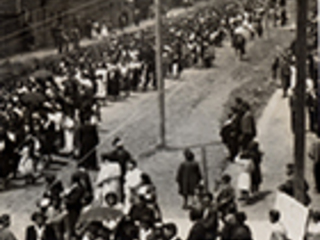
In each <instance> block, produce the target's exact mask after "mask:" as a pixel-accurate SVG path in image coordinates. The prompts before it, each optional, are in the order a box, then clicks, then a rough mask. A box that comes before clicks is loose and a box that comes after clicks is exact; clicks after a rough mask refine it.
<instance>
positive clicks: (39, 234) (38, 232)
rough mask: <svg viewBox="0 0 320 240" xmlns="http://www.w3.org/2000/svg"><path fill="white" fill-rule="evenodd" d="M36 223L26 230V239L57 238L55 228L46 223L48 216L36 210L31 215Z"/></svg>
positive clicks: (44, 239) (54, 239) (49, 239)
mask: <svg viewBox="0 0 320 240" xmlns="http://www.w3.org/2000/svg"><path fill="white" fill-rule="evenodd" d="M31 220H32V221H33V222H34V225H31V226H29V227H28V228H27V230H26V238H25V239H26V240H57V238H56V235H55V232H54V230H53V229H52V228H51V227H50V226H49V225H46V223H45V222H46V217H45V215H44V214H42V213H40V212H35V213H33V214H32V216H31Z"/></svg>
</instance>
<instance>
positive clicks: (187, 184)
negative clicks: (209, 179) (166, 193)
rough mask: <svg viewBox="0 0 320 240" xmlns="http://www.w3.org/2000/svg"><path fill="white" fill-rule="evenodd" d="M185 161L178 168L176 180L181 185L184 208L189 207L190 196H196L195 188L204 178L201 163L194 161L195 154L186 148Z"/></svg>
mask: <svg viewBox="0 0 320 240" xmlns="http://www.w3.org/2000/svg"><path fill="white" fill-rule="evenodd" d="M184 156H185V159H186V160H185V161H184V162H183V163H181V165H180V166H179V169H178V173H177V178H176V181H177V183H178V186H179V193H180V194H181V195H182V196H183V200H184V203H183V208H184V209H186V208H188V198H189V197H192V198H193V197H194V190H195V188H196V187H197V186H198V184H199V183H200V181H201V179H202V175H201V170H200V166H199V164H198V163H197V162H196V161H194V154H193V153H192V152H191V151H190V150H189V149H186V150H185V151H184Z"/></svg>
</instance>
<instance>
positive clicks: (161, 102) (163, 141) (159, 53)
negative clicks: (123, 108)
mask: <svg viewBox="0 0 320 240" xmlns="http://www.w3.org/2000/svg"><path fill="white" fill-rule="evenodd" d="M160 1H161V0H155V8H156V9H155V12H156V28H155V31H156V34H155V36H156V72H157V85H158V95H159V96H158V97H159V117H160V118H159V123H160V124H159V134H160V143H159V147H160V148H163V147H165V145H166V124H165V92H164V80H163V76H162V41H161V3H160Z"/></svg>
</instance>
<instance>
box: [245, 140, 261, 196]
mask: <svg viewBox="0 0 320 240" xmlns="http://www.w3.org/2000/svg"><path fill="white" fill-rule="evenodd" d="M248 151H249V155H250V158H251V160H252V163H253V166H252V167H253V168H252V171H251V192H252V194H255V193H258V192H259V189H260V185H261V183H262V173H261V167H260V165H261V162H262V156H263V153H262V152H261V151H260V149H259V143H258V142H256V141H253V142H251V143H250V144H249V146H248Z"/></svg>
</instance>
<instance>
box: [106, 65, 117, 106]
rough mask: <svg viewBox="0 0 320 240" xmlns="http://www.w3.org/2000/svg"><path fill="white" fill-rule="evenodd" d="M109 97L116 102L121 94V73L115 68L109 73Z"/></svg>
mask: <svg viewBox="0 0 320 240" xmlns="http://www.w3.org/2000/svg"><path fill="white" fill-rule="evenodd" d="M107 78H108V89H107V90H108V95H110V96H111V97H112V98H113V100H116V99H117V98H118V96H119V94H120V72H119V70H118V69H117V68H116V67H114V68H113V69H111V70H110V71H109V72H108V75H107Z"/></svg>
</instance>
